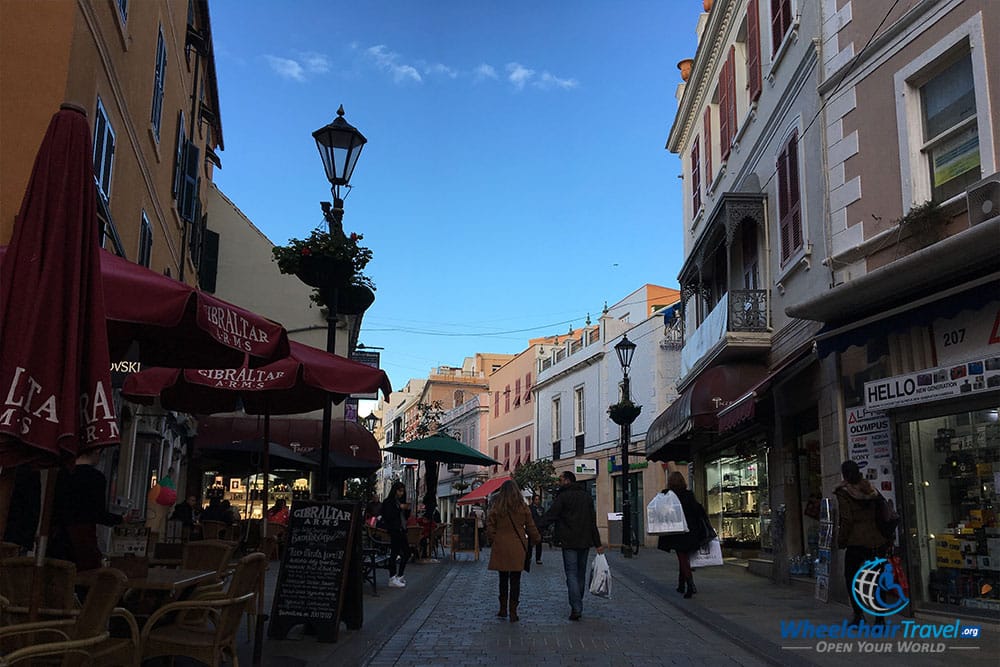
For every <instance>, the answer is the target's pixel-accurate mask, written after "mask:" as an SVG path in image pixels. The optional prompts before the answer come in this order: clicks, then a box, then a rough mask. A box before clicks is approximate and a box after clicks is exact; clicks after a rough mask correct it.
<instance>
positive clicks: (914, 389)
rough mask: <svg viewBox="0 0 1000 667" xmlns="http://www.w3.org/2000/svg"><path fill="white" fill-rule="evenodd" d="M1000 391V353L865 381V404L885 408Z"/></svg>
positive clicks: (875, 408)
mask: <svg viewBox="0 0 1000 667" xmlns="http://www.w3.org/2000/svg"><path fill="white" fill-rule="evenodd" d="M997 390H1000V356H994V357H986V358H982V357H981V358H979V359H976V360H975V361H967V362H963V363H959V364H954V365H948V366H939V367H937V368H928V369H925V370H922V371H918V372H916V373H907V374H906V375H896V376H893V377H889V378H883V379H881V380H874V381H872V382H866V383H865V407H866V408H867V409H868V410H886V409H889V408H898V407H901V406H904V405H916V404H920V403H928V402H930V401H940V400H943V399H946V398H954V397H957V396H964V395H972V394H982V393H985V392H987V391H997Z"/></svg>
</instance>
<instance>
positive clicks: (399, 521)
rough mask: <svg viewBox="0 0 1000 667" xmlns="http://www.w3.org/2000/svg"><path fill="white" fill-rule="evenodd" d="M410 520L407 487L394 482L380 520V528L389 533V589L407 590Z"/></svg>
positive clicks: (383, 506) (383, 503)
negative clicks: (406, 572)
mask: <svg viewBox="0 0 1000 667" xmlns="http://www.w3.org/2000/svg"><path fill="white" fill-rule="evenodd" d="M409 518H410V504H409V503H408V502H406V485H405V484H403V483H402V482H393V484H392V487H391V488H390V489H389V495H388V496H386V498H385V500H383V501H382V509H381V510H380V511H379V520H378V526H379V527H380V528H382V529H384V530H385V531H386V532H388V533H389V588H406V579H405V578H404V576H403V573H404V572H405V571H406V561H407V560H409V557H410V545H409V543H408V542H407V540H406V521H407V519H409ZM397 558H398V559H399V566H398V569H397V566H396V559H397Z"/></svg>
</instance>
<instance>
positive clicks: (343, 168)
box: [313, 105, 368, 499]
mask: <svg viewBox="0 0 1000 667" xmlns="http://www.w3.org/2000/svg"><path fill="white" fill-rule="evenodd" d="M313 139H315V140H316V147H317V148H318V149H319V155H320V158H322V160H323V169H324V170H325V171H326V178H327V180H328V181H330V189H331V192H332V193H333V208H332V209H331V208H330V205H329V204H328V203H327V202H322V203H321V204H320V205H321V207H322V208H323V215H324V217H325V218H326V223H327V225H328V226H329V229H330V234H340V235H343V233H344V230H343V221H344V200H343V199H342V198H341V196H340V188H341V186H344V187H350V180H351V175H352V174H353V173H354V167H355V166H356V165H357V163H358V158H359V157H360V156H361V149H362V148H364V146H365V143H367V141H368V140H367V139H365V136H364V135H363V134H361V132H359V131H358V129H357V128H356V127H354V126H353V125H351V124H350V123H348V122H347V121H346V120H344V105H340V108H339V109H337V117H336V118H335V119H334V120H333V122H332V123H330V124H329V125H326V126H325V127H321V128H320V129H318V130H316V131H315V132H313ZM321 292H322V293H323V299H324V301H326V307H327V312H326V351H327V352H329V353H330V354H334V353H335V352H336V342H337V310H338V308H337V288H336V287H334V286H332V285H331V286H329V288H328V289H321ZM332 413H333V410H332V404H331V398H330V396H329V395H327V397H326V398H325V399H324V400H323V433H322V436H321V437H322V439H323V441H322V442H321V443H320V460H319V466H320V467H319V488H318V489H317V490H316V496H317V497H318V498H322V499H326V498H327V492H328V490H327V485H328V481H329V475H330V471H329V467H330V420H331V418H332V416H333V414H332Z"/></svg>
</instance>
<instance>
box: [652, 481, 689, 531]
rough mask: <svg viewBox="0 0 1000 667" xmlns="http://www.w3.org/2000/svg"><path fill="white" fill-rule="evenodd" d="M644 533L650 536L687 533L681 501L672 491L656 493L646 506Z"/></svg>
mask: <svg viewBox="0 0 1000 667" xmlns="http://www.w3.org/2000/svg"><path fill="white" fill-rule="evenodd" d="M646 525H647V526H648V528H647V530H646V532H647V533H649V534H650V535H674V534H677V533H686V532H688V525H687V519H685V518H684V508H683V507H681V499H680V498H678V497H677V494H676V493H674V492H673V491H667V492H666V493H658V494H656V495H655V496H653V499H652V500H650V501H649V504H648V505H646Z"/></svg>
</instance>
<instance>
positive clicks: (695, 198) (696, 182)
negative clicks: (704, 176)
mask: <svg viewBox="0 0 1000 667" xmlns="http://www.w3.org/2000/svg"><path fill="white" fill-rule="evenodd" d="M698 152H699V151H698V137H695V138H694V146H693V147H692V148H691V217H692V218H693V217H694V216H695V215H697V214H698V211H699V210H700V209H701V164H700V163H699V155H698Z"/></svg>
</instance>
